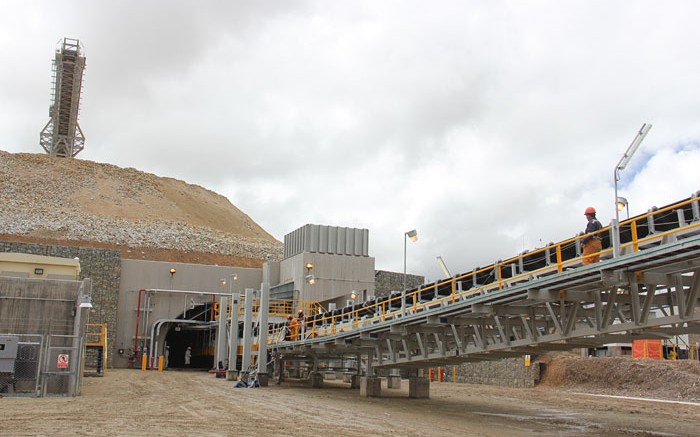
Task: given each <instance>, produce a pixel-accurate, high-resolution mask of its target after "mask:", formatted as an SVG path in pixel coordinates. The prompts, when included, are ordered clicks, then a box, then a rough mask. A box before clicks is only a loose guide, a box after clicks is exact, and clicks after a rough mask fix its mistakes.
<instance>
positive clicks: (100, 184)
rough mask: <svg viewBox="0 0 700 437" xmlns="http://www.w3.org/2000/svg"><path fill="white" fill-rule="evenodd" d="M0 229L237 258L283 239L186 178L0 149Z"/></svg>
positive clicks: (272, 252)
mask: <svg viewBox="0 0 700 437" xmlns="http://www.w3.org/2000/svg"><path fill="white" fill-rule="evenodd" d="M0 181H2V186H1V188H0V234H4V235H10V236H22V237H24V238H25V239H29V240H31V239H38V240H49V241H63V240H67V241H68V242H70V241H74V242H96V243H101V246H103V247H109V246H115V247H122V248H123V247H126V248H134V249H138V248H153V249H165V250H175V251H183V252H202V253H213V254H221V255H228V256H235V257H243V258H254V259H264V258H266V257H268V256H271V257H272V258H275V259H276V258H279V256H280V253H281V247H282V244H281V243H280V242H279V241H277V240H275V239H274V237H272V236H271V235H270V234H268V233H267V232H266V231H265V230H264V229H262V228H261V227H260V226H259V225H258V224H256V223H255V222H254V221H253V220H252V219H251V218H250V217H248V216H247V215H246V214H244V213H243V212H241V211H240V210H239V209H238V208H236V207H235V206H234V205H233V204H231V202H230V201H229V200H228V199H226V198H225V197H223V196H221V195H219V194H216V193H214V192H212V191H209V190H207V189H205V188H202V187H200V186H197V185H192V184H187V183H186V182H183V181H180V180H176V179H172V178H164V177H159V176H156V175H153V174H149V173H145V172H142V171H138V170H135V169H132V168H127V169H124V168H120V167H117V166H114V165H110V164H101V163H96V162H91V161H85V160H79V159H61V158H54V157H51V156H49V155H43V154H26V153H18V154H11V153H7V152H3V151H0Z"/></svg>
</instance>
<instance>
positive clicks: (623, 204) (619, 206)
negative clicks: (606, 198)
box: [617, 196, 630, 218]
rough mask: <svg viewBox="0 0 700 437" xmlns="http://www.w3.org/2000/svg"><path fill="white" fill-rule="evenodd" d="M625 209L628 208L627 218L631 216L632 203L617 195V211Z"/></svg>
mask: <svg viewBox="0 0 700 437" xmlns="http://www.w3.org/2000/svg"><path fill="white" fill-rule="evenodd" d="M623 209H625V210H627V218H630V205H629V203H628V202H627V199H625V198H624V197H622V196H617V211H618V212H620V211H622V210H623Z"/></svg>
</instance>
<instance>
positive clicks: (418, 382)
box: [408, 376, 430, 399]
mask: <svg viewBox="0 0 700 437" xmlns="http://www.w3.org/2000/svg"><path fill="white" fill-rule="evenodd" d="M408 397H409V398H413V399H428V398H429V397H430V381H429V380H428V378H426V377H423V376H411V377H409V378H408Z"/></svg>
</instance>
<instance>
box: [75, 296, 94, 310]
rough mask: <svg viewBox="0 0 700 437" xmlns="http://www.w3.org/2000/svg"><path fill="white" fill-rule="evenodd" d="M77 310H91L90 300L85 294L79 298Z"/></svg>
mask: <svg viewBox="0 0 700 437" xmlns="http://www.w3.org/2000/svg"><path fill="white" fill-rule="evenodd" d="M78 308H92V299H90V296H88V295H87V294H83V295H81V296H80V304H78Z"/></svg>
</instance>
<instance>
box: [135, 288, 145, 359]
mask: <svg viewBox="0 0 700 437" xmlns="http://www.w3.org/2000/svg"><path fill="white" fill-rule="evenodd" d="M144 291H146V290H144V289H143V288H141V289H139V297H138V302H137V304H136V334H135V335H134V357H136V354H137V352H138V350H139V349H138V348H139V318H140V317H141V293H142V292H144Z"/></svg>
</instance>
